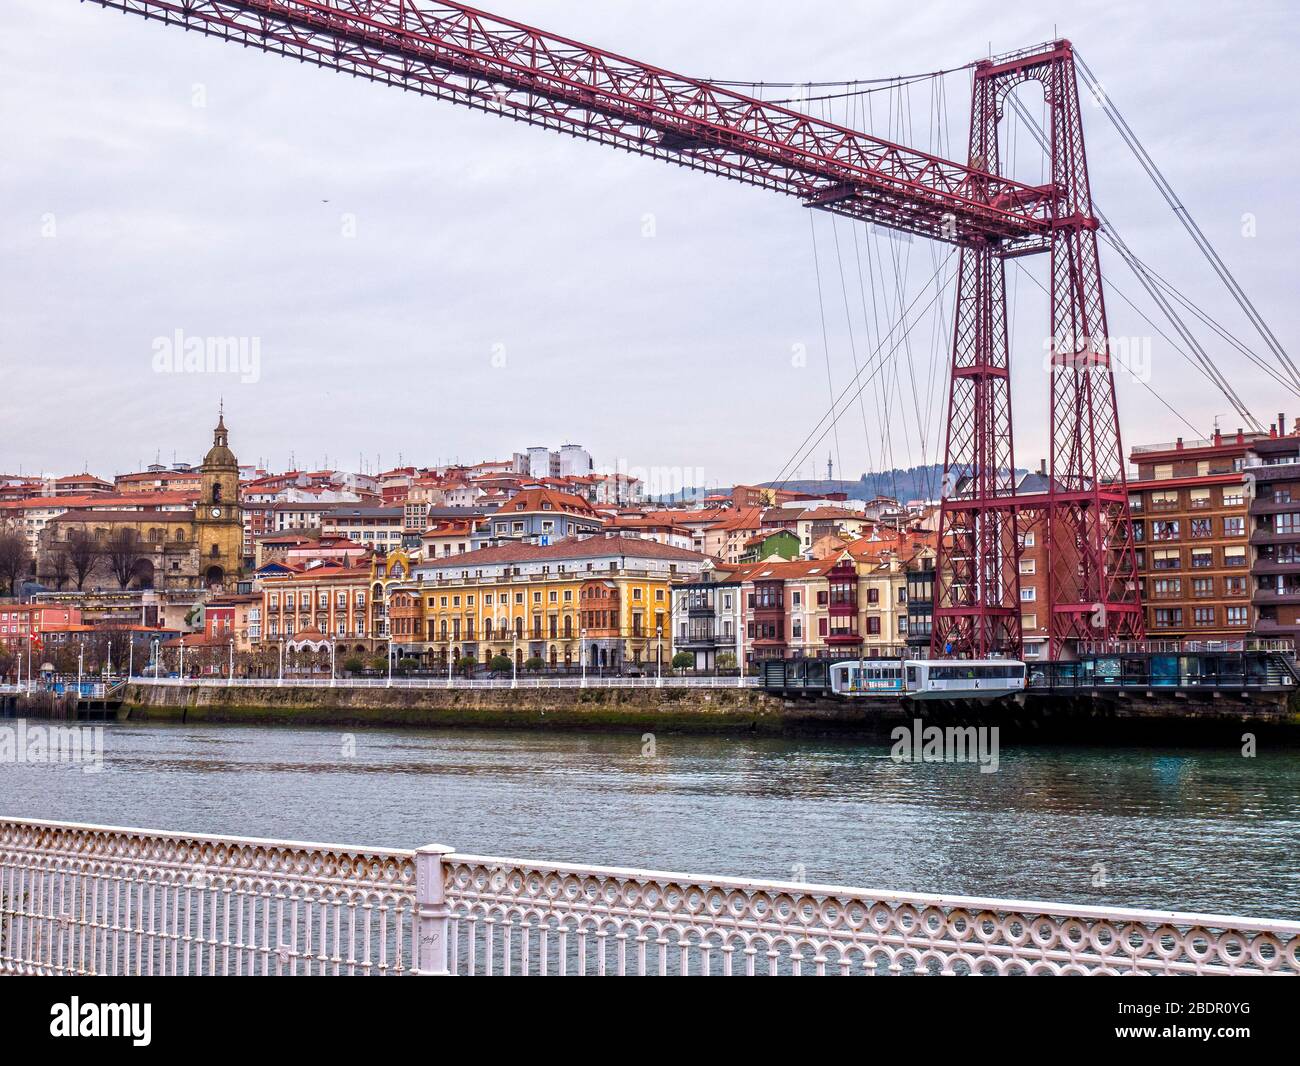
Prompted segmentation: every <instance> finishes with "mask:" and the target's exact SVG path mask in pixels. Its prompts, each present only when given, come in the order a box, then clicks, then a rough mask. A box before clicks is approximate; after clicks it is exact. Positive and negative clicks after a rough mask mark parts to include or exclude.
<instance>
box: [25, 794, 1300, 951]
mask: <svg viewBox="0 0 1300 1066" xmlns="http://www.w3.org/2000/svg"><path fill="white" fill-rule="evenodd" d="M0 973H5V974H182V975H183V974H299V975H340V974H361V975H385V974H409V973H423V974H438V973H442V974H447V973H450V974H461V975H478V974H482V975H489V974H539V975H544V974H557V975H564V974H570V975H577V974H666V975H691V974H720V975H722V974H737V975H742V974H743V975H766V974H791V975H801V974H802V975H812V974H816V975H820V974H832V975H834V974H879V975H889V974H1014V973H1024V974H1076V973H1077V974H1251V975H1271V974H1275V975H1284V974H1285V975H1293V976H1294V975H1297V974H1300V922H1295V921H1269V920H1262V919H1253V918H1235V917H1227V916H1223V915H1203V914H1184V913H1178V912H1172V911H1148V910H1132V909H1109V908H1101V907H1081V906H1071V905H1064V904H1054V903H1035V902H1026V901H1019V900H999V899H976V898H970V897H964V896H934V895H919V894H909V893H882V892H871V891H867V890H864V889H857V888H840V887H834V886H826V885H806V884H796V883H786V882H775V881H749V880H738V879H732V878H717V877H700V876H697V875H688V874H671V873H655V872H652V871H648V870H632V869H617V868H612V867H588V866H575V865H569V864H564V863H535V862H524V861H520V860H518V859H497V858H484V857H480V856H473V855H461V854H458V853H456V852H454V851H452V850H451V849H450V848H445V847H441V846H437V845H431V846H429V847H425V848H419V849H416V850H414V851H411V850H393V849H384V848H353V847H344V846H339V845H334V844H306V843H299V842H287V841H274V840H256V839H242V838H235V837H216V836H200V835H193V834H186V833H161V832H154V831H151V830H143V829H122V828H114V827H108V826H93V825H74V824H69V823H62V822H42V821H29V820H21V819H0Z"/></svg>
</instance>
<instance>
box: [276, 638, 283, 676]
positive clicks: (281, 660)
mask: <svg viewBox="0 0 1300 1066" xmlns="http://www.w3.org/2000/svg"><path fill="white" fill-rule="evenodd" d="M277 643H278V644H279V645H280V672H279V680H278V681H277V682H276V684H277V685H283V684H284V637H279V638H277Z"/></svg>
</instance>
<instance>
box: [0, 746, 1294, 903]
mask: <svg viewBox="0 0 1300 1066" xmlns="http://www.w3.org/2000/svg"><path fill="white" fill-rule="evenodd" d="M7 724H10V725H11V724H12V723H7ZM32 724H35V723H32ZM104 747H105V758H104V766H103V770H102V772H99V773H84V772H83V770H82V768H81V767H77V766H68V765H63V766H51V765H33V764H21V763H20V764H13V763H8V764H0V814H5V815H16V816H21V817H32V818H50V819H58V820H65V821H81V822H97V823H105V824H110V825H135V826H143V827H148V828H156V829H180V830H189V831H194V832H208V833H226V834H232V835H240V836H263V837H277V838H289V839H299V840H313V841H327V842H337V843H348V844H365V845H374V846H381V845H382V846H392V847H408V846H415V845H419V844H424V843H430V842H437V843H443V844H450V845H453V846H455V847H456V848H457V849H459V850H461V851H466V852H474V853H477V854H489V855H506V856H514V857H519V858H534V859H548V860H556V861H570V862H580V863H587V864H599V865H619V866H640V867H650V868H655V869H661V870H678V871H686V872H694V873H703V874H720V875H737V876H749V877H761V878H778V879H783V880H790V879H793V880H809V881H814V882H822V883H831V884H841V885H852V886H863V887H869V888H879V889H893V890H899V891H916V892H941V893H950V894H954V893H960V894H966V895H981V896H998V897H1015V898H1020V899H1042V900H1050V901H1057V902H1072V903H1091V904H1098V905H1105V904H1114V905H1127V906H1142V907H1161V908H1171V909H1179V910H1199V911H1216V912H1227V913H1232V914H1240V915H1253V916H1262V917H1274V918H1293V919H1294V918H1300V862H1298V861H1297V859H1298V857H1300V752H1295V751H1291V752H1270V751H1261V752H1260V753H1259V754H1258V755H1257V757H1255V758H1243V757H1242V755H1241V753H1240V752H1239V751H1237V750H1233V751H1212V750H1204V749H1187V750H1180V749H1175V748H1170V749H1168V750H1151V749H1146V750H1115V749H1101V748H1096V749H1091V748H1043V747H1032V748H1024V749H1019V750H1003V751H1002V752H1001V753H1000V765H999V767H998V770H997V772H996V773H981V772H980V770H979V767H978V766H977V765H975V764H971V763H964V764H954V763H897V762H895V761H893V760H892V759H891V758H890V755H889V748H888V746H887V745H873V744H868V743H860V742H848V741H831V740H821V739H811V740H802V739H801V740H772V739H736V738H714V737H694V736H668V735H660V736H659V737H657V738H656V740H655V744H654V751H653V753H649V752H647V751H646V750H644V749H643V741H642V738H641V736H640V735H637V734H580V733H540V732H488V731H471V730H440V731H436V732H435V731H428V732H419V731H407V730H403V731H388V730H364V731H358V732H355V733H351V734H344V733H340V732H339V731H337V730H330V729H321V728H292V727H284V726H275V727H269V726H268V727H262V726H235V725H220V726H217V725H209V726H193V725H159V724H147V725H146V724H134V723H117V724H111V725H108V726H106V727H105V742H104Z"/></svg>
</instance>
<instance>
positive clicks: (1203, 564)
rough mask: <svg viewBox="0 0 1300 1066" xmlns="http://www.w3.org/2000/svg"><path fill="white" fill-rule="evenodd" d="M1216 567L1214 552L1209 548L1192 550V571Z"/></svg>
mask: <svg viewBox="0 0 1300 1066" xmlns="http://www.w3.org/2000/svg"><path fill="white" fill-rule="evenodd" d="M1213 565H1214V552H1213V551H1211V550H1210V549H1209V548H1193V549H1192V569H1193V570H1204V569H1207V568H1208V567H1211V566H1213Z"/></svg>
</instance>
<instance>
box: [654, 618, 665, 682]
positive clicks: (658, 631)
mask: <svg viewBox="0 0 1300 1066" xmlns="http://www.w3.org/2000/svg"><path fill="white" fill-rule="evenodd" d="M655 638H656V639H657V640H658V642H659V651H658V656H659V679H658V681H657V682H655V684H656V686H657V687H659V688H663V684H664V627H663V626H662V625H657V626H655Z"/></svg>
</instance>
